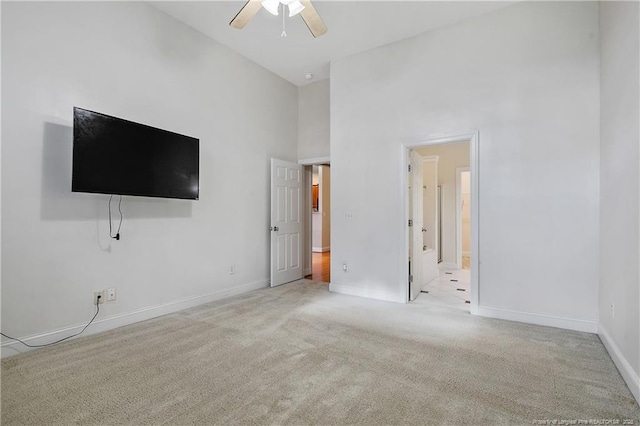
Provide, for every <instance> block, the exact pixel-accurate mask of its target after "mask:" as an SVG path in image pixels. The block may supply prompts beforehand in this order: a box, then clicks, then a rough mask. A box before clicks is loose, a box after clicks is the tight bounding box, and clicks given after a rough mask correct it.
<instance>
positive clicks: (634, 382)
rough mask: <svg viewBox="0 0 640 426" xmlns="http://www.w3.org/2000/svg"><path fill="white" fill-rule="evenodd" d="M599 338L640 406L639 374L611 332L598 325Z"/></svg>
mask: <svg viewBox="0 0 640 426" xmlns="http://www.w3.org/2000/svg"><path fill="white" fill-rule="evenodd" d="M598 337H600V341H602V344H603V345H604V347H605V348H606V349H607V352H609V356H611V359H612V360H613V363H614V364H615V365H616V367H617V368H618V371H619V372H620V375H621V376H622V378H623V379H624V381H625V383H626V384H627V386H628V387H629V390H630V391H631V393H632V394H633V396H634V397H635V398H636V401H638V404H640V377H639V376H638V373H636V372H635V371H634V370H633V367H631V364H629V362H628V361H627V359H626V358H625V357H624V355H623V354H622V351H620V348H619V347H618V345H616V342H615V341H614V340H613V339H612V338H611V335H610V334H609V331H607V329H606V328H605V327H604V326H603V325H602V324H598Z"/></svg>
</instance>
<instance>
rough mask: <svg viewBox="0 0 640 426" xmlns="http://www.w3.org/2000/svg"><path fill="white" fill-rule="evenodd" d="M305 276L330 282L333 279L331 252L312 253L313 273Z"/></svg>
mask: <svg viewBox="0 0 640 426" xmlns="http://www.w3.org/2000/svg"><path fill="white" fill-rule="evenodd" d="M305 278H308V279H310V280H314V281H320V282H323V283H328V282H330V280H331V252H330V251H325V252H322V253H316V252H314V253H311V275H307V276H306V277H305Z"/></svg>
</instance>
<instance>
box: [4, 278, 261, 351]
mask: <svg viewBox="0 0 640 426" xmlns="http://www.w3.org/2000/svg"><path fill="white" fill-rule="evenodd" d="M266 287H269V281H268V280H266V279H265V280H261V281H255V282H252V283H248V284H243V285H238V286H233V287H229V288H225V289H222V290H218V291H215V292H213V293H209V294H203V295H201V296H193V297H187V298H185V299H181V300H176V301H173V302H168V303H164V304H162V305H157V306H149V307H147V308H142V309H138V310H137V311H133V312H127V313H124V314H119V315H114V316H112V317H108V318H104V319H99V320H97V321H94V322H93V323H92V324H91V325H90V326H89V327H87V330H86V331H85V332H84V333H83V334H82V337H84V336H89V335H92V334H96V333H101V332H103V331H108V330H113V329H115V328H119V327H123V326H125V325H129V324H134V323H136V322H140V321H146V320H149V319H152V318H156V317H160V316H163V315H167V314H171V313H173V312H178V311H182V310H184V309H187V308H192V307H194V306H198V305H203V304H205V303H210V302H214V301H216V300H221V299H226V298H228V297H231V296H236V295H238V294H242V293H246V292H248V291H252V290H257V289H260V288H266ZM85 325H86V324H79V325H73V326H70V327H65V328H62V329H59V330H53V331H49V332H46V333H42V334H38V335H35V336H28V337H21V338H20V340H23V341H25V342H27V343H29V344H33V345H41V344H46V343H48V342H52V341H55V340H59V339H62V338H63V337H66V336H69V335H70V334H73V333H77V332H79V331H80V330H82V328H83V327H84V326H85ZM71 340H72V339H71ZM0 348H1V357H2V358H6V357H8V356H11V355H17V354H19V353H23V352H28V351H31V350H33V349H34V348H29V347H27V346H24V345H23V344H21V343H19V342H16V341H7V342H5V343H3V344H2V346H0Z"/></svg>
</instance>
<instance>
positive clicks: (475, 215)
mask: <svg viewBox="0 0 640 426" xmlns="http://www.w3.org/2000/svg"><path fill="white" fill-rule="evenodd" d="M456 142H469V166H470V169H471V294H470V302H471V304H470V311H471V313H472V314H474V315H477V314H478V304H479V288H480V282H479V275H480V274H479V266H480V262H479V258H480V245H479V228H480V226H479V212H478V205H479V202H478V200H479V199H480V191H479V190H478V188H479V185H478V183H479V182H478V176H479V170H478V168H479V161H478V143H479V134H478V132H477V131H476V132H470V133H466V134H461V135H452V136H445V137H438V138H429V139H426V140H423V141H419V142H414V143H409V144H403V145H401V150H402V154H401V155H402V156H401V158H402V164H401V167H400V194H401V203H400V206H401V208H402V211H403V215H402V217H403V218H407V217H409V216H408V211H407V208H408V207H407V206H408V193H407V192H408V189H407V188H408V185H409V183H408V179H409V178H408V173H407V168H408V166H409V150H410V149H413V148H418V147H422V146H430V145H442V144H448V143H456ZM407 225H408V224H407V221H406V220H404V221H403V223H402V224H401V227H400V231H399V233H400V235H401V240H402V241H403V242H404V243H403V244H402V247H403V249H402V251H401V253H400V254H399V258H400V273H399V277H398V282H399V283H401V285H402V287H401V288H402V291H403V292H404V300H405V302H407V303H408V302H409V286H408V285H406V282H407V279H408V277H409V264H408V262H407V259H408V258H409V227H408V226H407Z"/></svg>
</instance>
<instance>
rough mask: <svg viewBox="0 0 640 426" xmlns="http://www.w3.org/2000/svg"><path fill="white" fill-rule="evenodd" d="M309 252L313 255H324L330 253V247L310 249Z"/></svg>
mask: <svg viewBox="0 0 640 426" xmlns="http://www.w3.org/2000/svg"><path fill="white" fill-rule="evenodd" d="M311 251H312V252H314V253H324V252H327V251H331V247H311Z"/></svg>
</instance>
